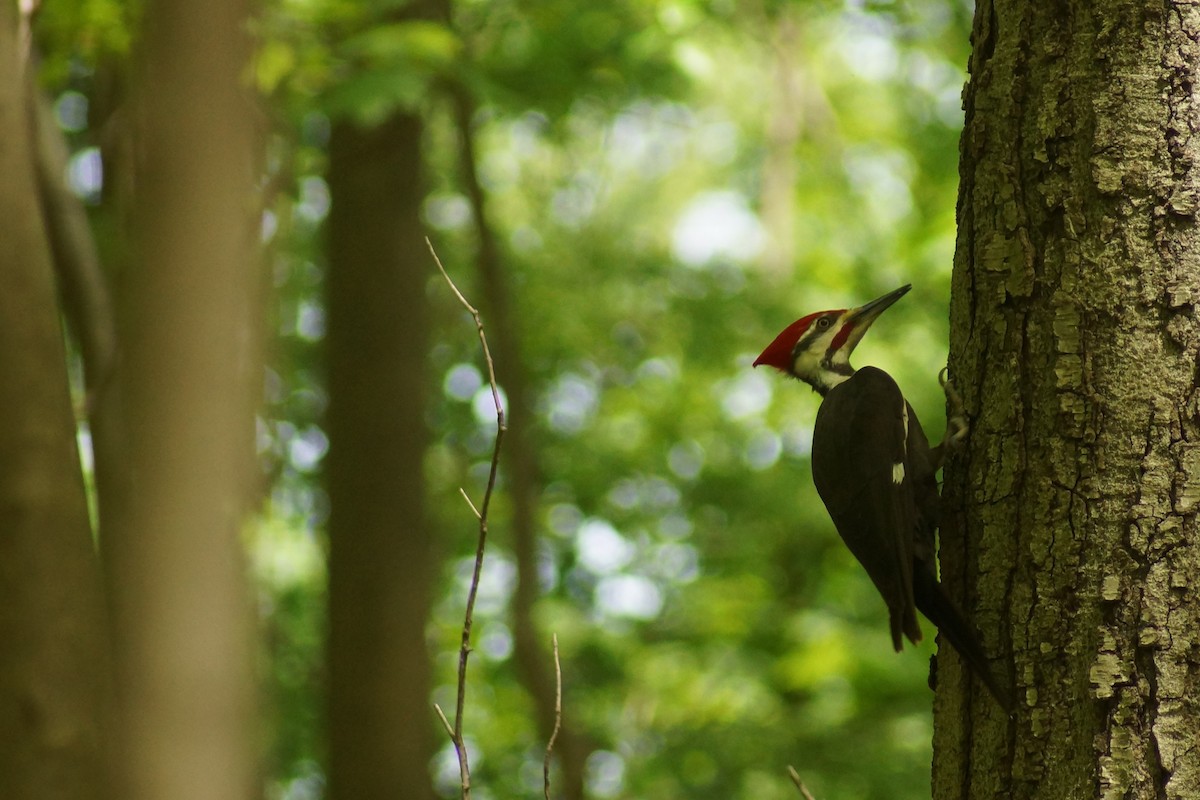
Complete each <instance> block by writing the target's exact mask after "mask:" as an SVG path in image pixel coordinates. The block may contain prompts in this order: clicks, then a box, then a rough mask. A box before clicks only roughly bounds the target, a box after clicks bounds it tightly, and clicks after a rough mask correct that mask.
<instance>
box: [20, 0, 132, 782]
mask: <svg viewBox="0 0 1200 800" xmlns="http://www.w3.org/2000/svg"><path fill="white" fill-rule="evenodd" d="M16 10H17V9H16V4H12V3H8V4H5V5H4V7H3V8H2V9H0V175H3V176H4V179H3V188H2V189H0V242H3V248H2V251H0V375H2V376H3V380H0V421H2V422H0V454H2V457H0V797H4V798H14V799H16V800H38V799H39V798H46V800H50V798H63V799H65V800H84V799H85V798H86V799H88V800H90V799H91V798H101V797H104V796H105V791H104V788H105V784H104V781H103V763H102V758H101V753H102V748H101V742H102V729H103V727H104V724H103V723H104V718H105V709H106V708H107V698H108V694H109V690H110V685H109V680H110V677H111V676H110V673H109V671H108V653H107V649H106V648H107V641H106V636H105V630H106V624H105V618H104V604H103V599H102V595H101V591H100V573H99V564H98V562H97V559H96V554H95V551H94V549H93V547H92V538H91V527H90V523H89V520H88V510H87V502H86V499H85V496H84V488H83V477H82V472H81V471H80V464H79V455H78V452H77V450H76V446H75V418H74V414H73V412H72V409H71V398H70V393H69V390H68V384H67V374H66V354H65V349H64V344H63V338H62V327H61V324H60V321H59V320H60V318H59V312H58V302H57V298H56V295H55V288H54V277H53V273H52V268H51V259H50V249H49V244H48V242H47V240H46V237H45V232H44V228H43V220H42V216H41V213H40V210H39V206H38V192H37V189H36V188H35V179H34V170H33V147H32V143H31V141H30V135H29V134H30V129H31V128H30V120H29V119H28V117H27V115H26V110H27V104H26V99H27V98H26V87H27V86H28V85H29V84H28V83H27V82H26V80H25V76H24V75H23V74H22V70H23V69H24V68H25V65H24V64H22V62H21V61H20V60H19V58H18V53H19V52H20V48H19V47H18V46H17V13H16Z"/></svg>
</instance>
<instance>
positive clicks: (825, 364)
mask: <svg viewBox="0 0 1200 800" xmlns="http://www.w3.org/2000/svg"><path fill="white" fill-rule="evenodd" d="M911 288H912V284H905V285H904V286H901V287H900V288H899V289H896V290H895V291H891V292H888V293H887V294H885V295H884V296H883V297H879V298H876V299H875V300H872V301H871V302H869V303H867V304H866V305H863V306H859V307H858V308H838V309H833V310H831V311H818V312H816V313H815V314H809V315H808V316H806V317H801V318H800V319H798V320H796V321H795V322H793V323H792V324H791V325H788V326H787V327H786V328H784V329H783V330H782V331H781V332H780V334H779V335H778V336H776V337H775V341H773V342H771V343H770V344H769V345H767V348H766V349H765V350H763V351H762V353H761V354H760V355H759V357H758V358H756V359H754V366H756V367H757V366H758V365H759V364H766V365H767V366H768V367H774V368H775V369H777V370H780V371H781V372H785V373H787V374H788V375H792V376H793V377H796V378H799V379H800V380H802V381H804V382H805V383H807V384H809V385H810V386H812V387H813V388H814V389H816V390H817V391H818V392H820V393H821V394H825V393H826V392H827V391H829V390H830V389H832V388H833V387H834V386H837V385H838V384H839V383H841V382H842V381H844V380H846V379H847V378H849V377H850V376H851V375H853V374H854V367H852V366H850V354H851V353H852V352H854V348H855V347H857V346H858V343H859V341H861V340H862V337H863V334H864V333H866V332H867V328H870V327H871V323H872V322H874V321H875V320H876V319H877V318H878V317H879V315H880V314H882V313H883V312H884V311H885V310H886V309H887V308H888V307H889V306H890V305H891V304H892V303H894V302H896V301H897V300H899V299H900V298H901V297H903V296H904V295H905V293H907V292H908V290H909V289H911Z"/></svg>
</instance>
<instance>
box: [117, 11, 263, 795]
mask: <svg viewBox="0 0 1200 800" xmlns="http://www.w3.org/2000/svg"><path fill="white" fill-rule="evenodd" d="M246 13H247V7H246V5H245V4H244V3H242V2H240V1H239V0H217V2H211V3H203V4H197V3H189V2H180V1H179V0H158V1H157V2H152V3H150V4H149V6H148V7H147V9H146V18H145V26H144V29H143V38H142V42H141V46H142V52H141V59H140V61H139V67H140V81H139V84H138V87H137V88H138V95H137V102H136V105H135V109H136V114H135V119H136V125H137V127H136V131H137V145H138V146H137V149H136V152H137V161H136V163H135V166H134V169H135V178H136V190H137V196H136V220H135V222H136V236H137V239H136V243H137V249H138V252H137V257H136V258H135V259H133V260H132V262H131V263H129V264H128V265H127V270H128V273H127V275H125V276H124V279H125V280H124V289H125V291H124V293H123V294H122V296H121V298H120V300H121V303H120V311H121V318H120V322H121V323H122V330H121V341H122V344H123V349H122V362H121V365H120V368H119V369H120V370H121V377H120V380H121V386H122V390H123V392H124V400H125V405H124V409H125V412H126V415H127V417H126V419H125V425H124V427H123V429H124V430H125V431H126V432H127V435H128V437H129V441H128V453H129V466H130V475H131V480H132V483H131V489H132V491H131V492H130V494H129V496H128V497H127V498H123V500H124V501H125V502H121V503H119V504H118V507H117V508H116V509H114V516H113V518H112V523H113V524H111V525H106V527H105V535H106V536H107V537H108V541H107V549H106V556H107V558H108V559H109V565H108V567H109V568H108V577H109V593H110V598H111V605H112V608H113V614H114V625H115V631H116V636H117V639H116V656H117V657H116V665H117V679H118V696H119V713H120V723H121V726H120V727H121V738H120V744H121V746H122V750H121V752H120V761H119V766H118V774H117V776H116V779H117V788H118V793H117V796H119V797H121V798H123V800H124V799H128V800H138V799H139V798H146V799H147V800H149V798H156V799H161V798H167V797H169V798H173V800H190V799H191V798H196V799H197V800H199V798H214V799H215V798H221V800H236V798H249V797H251V796H253V795H255V794H256V788H257V779H258V777H259V776H258V774H257V766H256V753H257V750H258V746H259V738H260V737H259V736H258V732H257V730H256V727H255V720H256V715H255V707H254V691H253V687H254V682H255V677H254V671H253V669H252V662H253V651H252V647H251V642H252V638H251V632H252V619H253V618H252V612H251V607H250V604H249V602H248V594H247V590H246V575H245V564H244V562H243V556H242V546H241V534H242V525H243V522H244V520H245V516H246V512H247V506H248V502H249V497H250V495H249V491H250V490H251V489H252V487H253V486H254V481H253V471H252V470H253V468H254V400H255V398H256V395H257V392H256V389H257V387H258V386H259V385H261V381H262V366H261V363H260V357H259V350H258V344H259V333H258V326H259V319H260V317H261V314H260V309H259V308H258V305H257V303H256V302H255V300H254V298H255V296H256V290H257V289H258V287H259V285H260V281H259V280H258V279H257V277H256V275H257V267H256V265H255V263H254V261H253V259H252V253H253V246H254V244H255V242H256V241H257V232H258V229H257V220H255V219H254V218H253V217H252V215H251V213H250V209H251V208H253V203H252V200H253V191H254V175H253V168H254V165H255V163H256V161H255V158H254V140H253V136H252V129H251V124H250V122H251V117H250V111H251V107H250V104H249V103H248V102H247V98H246V96H245V91H244V89H243V87H242V83H241V81H242V75H243V70H244V68H245V64H246V54H247V41H246V36H245V33H244V30H243V26H244V24H245V21H246Z"/></svg>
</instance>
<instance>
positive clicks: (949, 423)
mask: <svg viewBox="0 0 1200 800" xmlns="http://www.w3.org/2000/svg"><path fill="white" fill-rule="evenodd" d="M948 373H949V367H942V370H941V372H939V373H938V384H939V385H940V386H941V387H942V392H944V393H945V395H946V404H947V406H948V407H949V413H947V414H946V438H945V442H947V443H948V444H949V445H951V446H956V445H958V444H960V443H961V442H962V440H963V439H965V438H967V433H969V432H970V430H971V427H970V425H968V424H967V412H966V409H965V408H964V407H963V401H962V396H961V395H960V394H959V393H958V390H957V389H955V388H954V382H953V381H951V380H950V378H949V377H947V374H948Z"/></svg>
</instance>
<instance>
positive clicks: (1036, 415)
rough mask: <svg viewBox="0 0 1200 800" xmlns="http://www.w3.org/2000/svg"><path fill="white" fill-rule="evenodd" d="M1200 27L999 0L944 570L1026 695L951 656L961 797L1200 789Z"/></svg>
mask: <svg viewBox="0 0 1200 800" xmlns="http://www.w3.org/2000/svg"><path fill="white" fill-rule="evenodd" d="M1198 41H1200V7H1197V6H1196V5H1194V4H1191V3H1181V2H1159V3H1139V2H1130V1H1129V0H1101V1H1100V2H1095V3H1080V4H1062V3H1040V2H1028V1H1026V2H1019V1H1017V0H981V2H980V3H979V5H978V8H977V11H976V17H975V26H974V34H973V45H974V52H973V55H972V57H971V64H970V72H971V80H970V83H969V85H968V87H967V89H966V93H965V107H966V129H965V132H964V134H963V139H962V172H961V180H962V184H961V189H960V195H959V240H958V252H957V256H956V260H955V271H954V279H953V300H952V306H951V359H950V367H951V371H952V373H953V374H954V375H955V377H956V379H957V381H958V383H959V385H960V387H961V388H963V389H964V390H966V391H965V392H964V395H965V399H966V405H967V411H968V413H969V416H970V419H971V422H972V431H971V436H970V439H969V445H968V447H967V448H966V450H965V451H963V452H962V453H961V454H960V455H959V456H957V457H956V458H955V459H954V460H953V461H952V462H951V464H950V465H949V466H948V468H947V471H946V484H945V496H946V500H947V502H946V508H947V519H946V520H945V525H944V527H943V537H942V538H943V552H944V559H943V565H944V568H945V572H946V575H947V578H948V579H949V580H950V581H951V583H952V584H954V585H956V586H957V587H958V589H959V591H961V592H963V594H964V597H966V598H968V599H973V600H974V601H975V602H974V603H971V604H970V605H971V606H972V607H973V608H974V609H975V611H976V614H975V618H976V621H977V623H978V624H979V627H980V628H981V630H982V631H983V632H984V636H985V639H986V645H987V647H988V649H989V651H990V652H992V653H993V654H995V656H996V664H997V666H998V668H999V669H1000V671H1001V672H1002V674H1007V676H1008V677H1009V679H1010V680H1012V681H1013V683H1014V685H1015V687H1016V689H1017V695H1018V697H1019V698H1020V702H1019V707H1018V709H1017V712H1016V714H1015V716H1014V718H1013V719H1012V720H1006V719H1005V718H1004V716H1003V714H1002V713H1001V712H1000V711H999V709H997V708H996V707H995V706H994V705H993V704H992V703H991V702H990V700H989V699H988V698H987V697H986V696H983V695H982V693H980V692H978V691H976V692H975V693H974V694H973V695H971V696H968V695H967V693H966V692H965V691H964V689H963V687H964V677H963V673H962V669H961V665H960V664H959V662H958V661H957V659H955V658H953V657H950V658H946V659H944V660H943V664H942V668H941V669H940V687H939V691H938V695H937V700H936V726H935V736H934V745H935V759H934V797H935V798H938V800H947V799H948V798H983V797H987V798H993V797H998V796H1005V797H1021V798H1047V800H1051V799H1053V800H1063V799H1064V798H1092V797H1100V798H1145V799H1146V800H1150V798H1154V799H1155V800H1163V799H1164V798H1194V797H1198V796H1200V755H1198V750H1197V746H1198V742H1197V731H1200V598H1198V597H1197V587H1200V538H1198V537H1197V526H1196V512H1197V508H1198V506H1200V420H1198V416H1200V414H1198V412H1200V393H1198V391H1197V377H1198V361H1197V356H1198V354H1200V323H1198V320H1197V313H1196V308H1197V303H1198V301H1200V269H1198V268H1197V264H1198V263H1200V240H1198V233H1197V226H1196V214H1197V211H1198V208H1200V206H1198V199H1200V198H1198V194H1197V172H1196V170H1197V163H1196V160H1197V155H1198V149H1197V141H1198V140H1197V138H1196V134H1197V133H1198V132H1200V117H1198V114H1197V101H1196V99H1195V95H1194V87H1195V76H1196V75H1197V69H1198V68H1200V45H1198V44H1197V42H1198ZM964 576H965V582H964V581H963V578H964ZM964 586H965V587H969V588H967V589H964V588H963V587H964Z"/></svg>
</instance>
